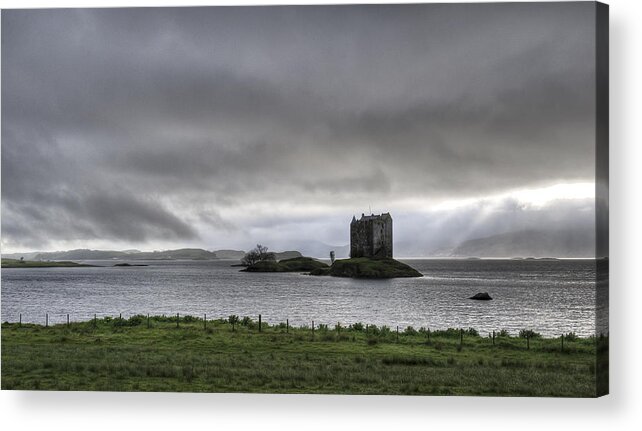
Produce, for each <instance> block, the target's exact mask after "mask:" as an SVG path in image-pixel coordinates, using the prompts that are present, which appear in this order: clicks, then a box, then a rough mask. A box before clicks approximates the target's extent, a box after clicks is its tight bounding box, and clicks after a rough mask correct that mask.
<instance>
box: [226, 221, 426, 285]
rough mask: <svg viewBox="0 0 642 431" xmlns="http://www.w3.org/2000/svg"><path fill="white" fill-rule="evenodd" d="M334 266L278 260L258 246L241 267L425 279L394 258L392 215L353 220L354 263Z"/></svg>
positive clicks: (301, 259)
mask: <svg viewBox="0 0 642 431" xmlns="http://www.w3.org/2000/svg"><path fill="white" fill-rule="evenodd" d="M330 259H331V260H332V265H331V266H328V265H327V264H325V263H323V262H320V261H318V260H316V259H313V258H311V257H305V256H300V257H295V258H292V259H283V260H278V261H277V258H276V256H275V253H271V252H268V248H267V247H265V246H262V245H261V244H257V246H256V248H255V249H253V250H251V251H250V252H248V253H247V254H246V255H245V257H243V259H241V264H240V265H238V266H244V267H245V269H242V270H241V271H243V272H307V273H309V274H310V275H330V276H333V277H348V278H373V279H376V278H398V277H423V275H422V274H421V273H420V272H419V271H417V270H416V269H414V268H412V267H410V266H409V265H406V264H405V263H402V262H399V261H398V260H395V259H393V258H392V217H391V216H390V213H384V214H381V215H374V214H371V215H369V216H366V215H364V214H362V215H361V218H360V219H359V220H357V219H356V217H354V216H353V217H352V222H351V223H350V259H341V260H336V261H335V260H334V252H331V253H330Z"/></svg>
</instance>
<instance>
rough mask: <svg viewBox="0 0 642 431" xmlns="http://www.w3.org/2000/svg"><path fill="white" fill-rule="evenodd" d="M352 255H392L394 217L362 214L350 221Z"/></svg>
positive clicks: (388, 214) (352, 256)
mask: <svg viewBox="0 0 642 431" xmlns="http://www.w3.org/2000/svg"><path fill="white" fill-rule="evenodd" d="M350 257H351V258H354V257H390V258H391V257H392V217H391V216H390V213H383V214H381V215H375V214H370V215H368V216H367V215H365V214H361V218H360V219H359V220H357V218H356V217H354V216H352V222H350Z"/></svg>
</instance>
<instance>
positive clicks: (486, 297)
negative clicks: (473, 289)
mask: <svg viewBox="0 0 642 431" xmlns="http://www.w3.org/2000/svg"><path fill="white" fill-rule="evenodd" d="M468 299H477V300H479V301H490V300H491V299H493V298H491V297H490V295H489V294H488V292H480V293H477V294H475V295H474V296H471V297H470V298H468Z"/></svg>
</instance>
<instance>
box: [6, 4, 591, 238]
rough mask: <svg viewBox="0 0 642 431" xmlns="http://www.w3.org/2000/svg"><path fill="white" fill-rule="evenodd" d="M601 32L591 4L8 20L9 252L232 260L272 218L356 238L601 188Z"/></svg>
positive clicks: (17, 15)
mask: <svg viewBox="0 0 642 431" xmlns="http://www.w3.org/2000/svg"><path fill="white" fill-rule="evenodd" d="M594 25H595V20H594V5H593V4H592V3H588V2H587V3H583V2H580V3H539V4H534V3H528V4H514V3H507V4H467V5H443V4H442V5H439V4H436V5H396V6H394V5H393V6H391V5H388V6H366V5H364V6H324V7H314V6H312V7H251V8H238V7H231V8H230V7H218V8H151V9H150V8H145V9H75V10H74V9H59V10H9V11H3V14H2V237H3V245H4V246H5V247H6V246H8V247H14V248H15V247H20V246H23V247H36V248H37V247H45V246H48V247H55V246H56V244H59V243H60V241H69V240H77V241H83V240H87V241H92V240H96V239H101V240H103V241H109V240H112V239H113V240H114V241H122V242H131V243H135V245H137V246H138V244H141V245H142V246H144V244H158V243H163V244H165V243H171V242H175V243H177V244H178V243H181V242H189V241H192V242H195V243H199V244H201V245H203V246H207V245H209V244H211V243H212V242H218V241H224V242H226V244H225V245H228V246H234V245H235V244H240V243H243V244H245V243H246V242H250V243H251V241H252V236H253V235H254V234H255V233H256V232H257V230H258V231H260V232H262V233H263V231H262V229H265V220H276V219H275V217H276V218H281V217H284V220H283V226H287V227H288V228H290V229H292V236H297V235H298V236H301V235H302V233H301V232H303V231H306V230H308V229H309V228H310V226H312V224H314V226H317V228H319V226H322V228H323V229H324V232H332V235H334V236H332V235H331V237H330V238H326V240H333V239H334V240H335V241H340V240H342V239H341V238H338V237H337V235H338V233H339V232H341V229H340V228H339V227H337V224H336V223H338V221H337V220H339V219H341V217H342V216H344V215H345V213H346V212H347V213H351V212H360V211H361V210H363V209H364V207H366V206H367V205H370V204H374V205H376V206H379V207H384V208H382V209H383V210H390V211H393V212H395V210H396V205H397V203H398V202H401V201H408V200H412V199H421V200H430V199H434V200H436V201H437V200H440V199H457V198H464V197H470V196H484V195H492V194H496V193H500V192H502V191H504V190H507V189H511V188H521V187H534V186H537V185H548V184H552V183H555V182H574V181H583V182H586V181H588V182H592V181H593V180H594V173H593V171H594V158H595V156H594V149H593V146H594V130H595V126H594V112H595V102H594V92H593V85H594V77H595V71H594V48H593V44H594ZM353 208H356V209H353ZM399 211H401V210H400V209H399V210H397V212H399ZM283 212H286V213H287V214H283ZM348 215H350V214H348ZM453 217H455V216H454V215H453ZM569 217H570V216H569ZM299 218H300V219H302V220H308V222H309V223H308V225H306V223H305V222H304V221H299ZM329 219H330V220H335V221H333V222H332V223H326V222H322V221H320V220H329ZM288 220H289V221H288ZM315 223H316V224H315ZM333 223H334V224H333ZM39 244H40V246H39ZM212 245H213V246H214V245H216V244H212Z"/></svg>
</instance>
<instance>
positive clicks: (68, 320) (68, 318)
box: [67, 313, 69, 328]
mask: <svg viewBox="0 0 642 431" xmlns="http://www.w3.org/2000/svg"><path fill="white" fill-rule="evenodd" d="M67 328H69V313H67Z"/></svg>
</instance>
